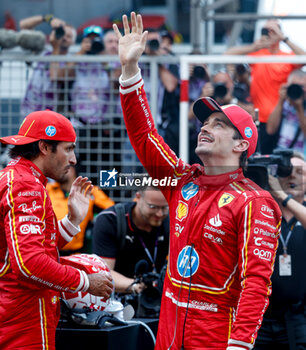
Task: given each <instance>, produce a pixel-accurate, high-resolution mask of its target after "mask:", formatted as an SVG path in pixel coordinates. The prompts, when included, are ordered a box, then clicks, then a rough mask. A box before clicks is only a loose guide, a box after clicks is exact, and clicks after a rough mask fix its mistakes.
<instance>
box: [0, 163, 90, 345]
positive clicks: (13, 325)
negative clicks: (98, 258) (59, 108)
mask: <svg viewBox="0 0 306 350" xmlns="http://www.w3.org/2000/svg"><path fill="white" fill-rule="evenodd" d="M46 182H47V179H46V178H45V176H44V175H43V174H42V173H41V172H40V170H39V168H37V167H36V166H35V164H33V163H32V162H30V161H28V160H26V159H23V158H20V157H19V158H16V159H15V160H13V161H11V163H10V164H9V165H8V166H7V167H6V168H5V169H4V170H2V171H1V172H0V198H1V201H0V213H1V220H0V295H1V298H0V324H1V327H0V344H1V348H3V349H19V348H20V349H21V348H22V349H27V350H28V349H43V347H42V344H43V343H44V344H45V348H46V349H47V348H48V349H49V350H52V349H54V340H55V328H56V325H57V322H58V318H59V312H58V311H59V299H58V297H59V292H60V291H76V290H79V284H80V281H81V274H80V271H78V270H77V269H74V268H73V267H70V266H64V265H60V264H59V263H58V259H59V256H58V246H61V245H63V244H65V243H66V242H65V241H64V239H63V238H62V237H61V236H60V233H59V230H58V224H57V220H56V217H55V215H54V212H53V209H52V205H51V201H50V199H49V197H48V194H47V191H46V189H45V185H46ZM83 279H84V278H83ZM82 286H83V287H84V283H83V284H82ZM16 332H18V333H16ZM16 334H18V336H16Z"/></svg>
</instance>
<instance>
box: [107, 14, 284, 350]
mask: <svg viewBox="0 0 306 350" xmlns="http://www.w3.org/2000/svg"><path fill="white" fill-rule="evenodd" d="M131 26H132V28H131V29H130V28H129V24H128V19H127V16H126V15H124V16H123V28H124V35H121V33H120V32H119V30H118V27H117V25H114V26H113V27H114V30H115V32H116V33H117V36H118V38H119V57H120V61H121V65H122V75H121V77H120V85H121V87H120V92H121V101H122V108H123V113H124V118H125V123H126V127H127V131H128V134H129V138H130V140H131V143H132V145H133V147H134V149H135V151H136V153H137V155H138V157H139V159H140V161H141V162H142V164H143V165H144V167H145V168H146V169H147V171H148V172H149V174H150V175H151V176H152V178H157V179H161V178H164V177H170V178H175V179H176V180H177V185H176V187H172V188H171V187H170V186H169V187H160V189H161V191H162V192H163V194H164V196H165V198H166V200H167V201H168V204H169V216H170V250H169V262H168V269H167V273H166V277H165V282H164V288H163V295H162V305H161V313H160V320H159V328H158V334H157V342H156V348H155V349H157V350H164V349H172V350H174V349H175V350H178V349H203V350H204V349H220V350H221V349H227V350H242V349H244V350H245V349H252V348H253V346H254V343H255V339H256V335H257V331H258V329H259V328H260V324H261V320H262V317H263V314H264V312H265V310H266V308H267V306H268V304H269V301H268V297H269V295H270V294H271V282H270V277H271V274H272V271H273V264H274V257H275V252H276V248H277V237H278V235H279V227H280V220H281V213H280V210H279V207H278V205H277V203H276V202H275V200H274V199H273V198H272V196H271V195H270V194H269V193H268V192H266V191H264V190H262V189H261V188H260V187H259V186H257V185H256V184H255V183H254V182H252V181H251V180H249V179H247V178H245V177H244V175H243V171H242V168H243V167H244V165H245V162H246V159H247V157H250V156H251V155H252V154H253V153H254V152H255V149H256V143H257V138H258V135H257V130H256V126H255V124H254V122H253V120H252V117H251V116H250V115H249V114H248V113H247V112H246V111H244V110H243V109H242V108H240V107H238V106H236V105H228V106H223V107H222V108H221V107H220V106H219V105H218V104H217V103H216V102H215V101H214V100H213V99H212V98H209V97H203V98H201V99H199V100H197V101H196V102H195V104H194V113H195V115H196V116H197V117H198V118H199V119H200V121H201V122H202V123H203V126H202V128H201V131H200V133H199V136H198V145H197V147H196V150H195V151H196V153H197V155H198V156H199V158H200V159H201V161H202V162H203V164H204V167H203V166H201V165H199V164H193V165H189V164H186V163H185V162H184V161H183V160H182V159H179V158H178V157H177V156H176V155H175V153H174V152H173V151H172V150H171V149H170V147H169V146H168V145H167V144H166V143H165V142H164V140H163V139H162V137H160V135H159V134H158V133H157V130H156V128H155V126H154V122H153V118H152V115H151V112H150V109H149V105H148V102H147V99H146V94H145V91H144V86H143V81H142V77H141V72H140V70H139V68H138V60H139V58H140V56H141V54H142V52H143V50H144V47H145V42H146V35H147V32H143V25H142V18H141V16H140V15H138V16H137V17H136V14H135V13H134V12H132V13H131Z"/></svg>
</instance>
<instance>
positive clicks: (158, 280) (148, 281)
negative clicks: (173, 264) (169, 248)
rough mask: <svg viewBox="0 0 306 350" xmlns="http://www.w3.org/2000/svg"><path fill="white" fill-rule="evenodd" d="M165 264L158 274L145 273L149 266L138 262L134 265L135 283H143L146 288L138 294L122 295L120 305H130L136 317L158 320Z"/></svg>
mask: <svg viewBox="0 0 306 350" xmlns="http://www.w3.org/2000/svg"><path fill="white" fill-rule="evenodd" d="M166 269H167V264H165V265H164V266H163V268H162V269H161V271H160V273H155V272H147V271H148V270H149V264H148V262H147V261H146V260H140V261H138V262H137V264H136V265H135V283H143V284H144V285H145V286H146V288H145V289H144V290H143V291H142V292H141V293H140V294H124V295H122V296H121V297H120V301H121V302H122V304H126V303H128V304H130V305H132V306H133V308H134V310H135V315H136V317H145V318H158V317H159V312H160V304H161V296H162V289H163V283H164V278H165V274H166Z"/></svg>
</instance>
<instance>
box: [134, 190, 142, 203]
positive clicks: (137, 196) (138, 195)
mask: <svg viewBox="0 0 306 350" xmlns="http://www.w3.org/2000/svg"><path fill="white" fill-rule="evenodd" d="M140 197H141V194H140V192H136V194H135V199H136V200H137V201H138V200H139V199H140Z"/></svg>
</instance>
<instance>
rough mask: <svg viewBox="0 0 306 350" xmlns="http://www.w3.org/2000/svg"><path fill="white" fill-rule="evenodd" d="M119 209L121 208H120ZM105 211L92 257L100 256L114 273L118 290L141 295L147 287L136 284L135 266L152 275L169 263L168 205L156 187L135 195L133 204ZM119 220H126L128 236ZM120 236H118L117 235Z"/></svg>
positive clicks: (98, 220)
mask: <svg viewBox="0 0 306 350" xmlns="http://www.w3.org/2000/svg"><path fill="white" fill-rule="evenodd" d="M117 206H118V205H117ZM122 210H123V212H122V214H121V215H120V212H118V211H117V209H116V206H115V207H111V208H109V209H106V210H104V211H102V212H101V213H100V214H99V215H98V216H97V217H96V221H95V224H94V229H93V253H94V254H97V255H99V256H101V257H102V258H103V259H104V261H105V262H106V263H107V265H108V267H109V268H110V270H111V273H112V276H113V279H114V282H115V290H116V292H119V293H141V292H142V290H143V289H144V287H145V286H144V284H142V283H135V282H136V281H135V278H134V275H135V266H136V264H137V263H138V262H139V261H140V260H145V261H147V263H148V264H149V271H152V272H160V270H161V268H162V267H163V266H164V264H165V262H166V258H167V255H168V246H169V220H168V219H167V218H168V203H167V201H166V199H165V198H164V196H163V194H162V193H161V192H160V191H159V190H158V189H157V188H155V187H146V188H144V189H142V190H140V191H138V192H137V193H136V199H135V201H133V202H129V203H126V204H124V207H123V209H122ZM118 216H120V217H119V220H122V219H123V220H124V225H125V232H124V234H122V232H119V231H120V230H122V225H118ZM118 232H119V233H118Z"/></svg>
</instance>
